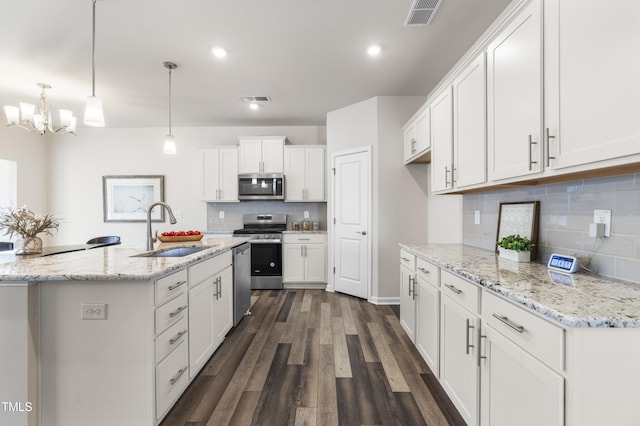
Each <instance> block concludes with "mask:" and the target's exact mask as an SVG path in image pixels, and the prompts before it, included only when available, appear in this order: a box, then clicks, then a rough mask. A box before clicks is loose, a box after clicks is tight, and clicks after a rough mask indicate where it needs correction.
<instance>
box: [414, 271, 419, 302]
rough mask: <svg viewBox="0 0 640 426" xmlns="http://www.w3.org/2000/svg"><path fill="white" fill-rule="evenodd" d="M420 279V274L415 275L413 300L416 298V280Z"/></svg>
mask: <svg viewBox="0 0 640 426" xmlns="http://www.w3.org/2000/svg"><path fill="white" fill-rule="evenodd" d="M417 281H418V276H417V275H414V276H413V300H416V282H417Z"/></svg>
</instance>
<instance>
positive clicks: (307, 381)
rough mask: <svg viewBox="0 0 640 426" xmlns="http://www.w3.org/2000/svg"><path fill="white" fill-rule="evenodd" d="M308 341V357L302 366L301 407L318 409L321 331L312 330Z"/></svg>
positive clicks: (324, 372) (309, 331) (306, 352)
mask: <svg viewBox="0 0 640 426" xmlns="http://www.w3.org/2000/svg"><path fill="white" fill-rule="evenodd" d="M306 340H307V342H306V343H307V346H306V351H305V354H306V355H305V359H304V364H303V366H302V383H301V386H302V389H301V391H300V406H301V407H317V404H318V387H319V383H318V380H319V379H318V376H319V374H320V371H319V365H320V331H319V330H317V329H315V328H310V329H309V330H308V334H307V339H306ZM322 374H326V371H323V372H322Z"/></svg>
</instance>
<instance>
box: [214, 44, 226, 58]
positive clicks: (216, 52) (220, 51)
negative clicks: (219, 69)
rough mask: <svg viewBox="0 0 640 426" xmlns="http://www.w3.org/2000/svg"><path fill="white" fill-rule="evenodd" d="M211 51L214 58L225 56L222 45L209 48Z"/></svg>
mask: <svg viewBox="0 0 640 426" xmlns="http://www.w3.org/2000/svg"><path fill="white" fill-rule="evenodd" d="M211 53H213V56H215V57H216V58H224V57H225V56H227V51H226V50H224V49H223V48H222V47H213V48H211Z"/></svg>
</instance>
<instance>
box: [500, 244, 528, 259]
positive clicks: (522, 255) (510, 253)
mask: <svg viewBox="0 0 640 426" xmlns="http://www.w3.org/2000/svg"><path fill="white" fill-rule="evenodd" d="M498 251H499V252H500V257H501V258H503V259H508V260H513V261H514V262H529V261H531V252H530V251H515V250H509V249H505V248H502V247H498Z"/></svg>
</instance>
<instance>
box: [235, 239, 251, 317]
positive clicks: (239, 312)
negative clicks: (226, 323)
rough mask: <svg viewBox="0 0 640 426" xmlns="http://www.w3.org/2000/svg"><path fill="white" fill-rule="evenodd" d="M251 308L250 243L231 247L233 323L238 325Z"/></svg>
mask: <svg viewBox="0 0 640 426" xmlns="http://www.w3.org/2000/svg"><path fill="white" fill-rule="evenodd" d="M250 308H251V244H249V243H244V244H242V245H239V246H238V247H235V248H234V249H233V325H234V327H235V326H236V325H238V323H239V322H240V320H241V319H242V317H243V316H245V315H250V314H251V312H249V309H250Z"/></svg>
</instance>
